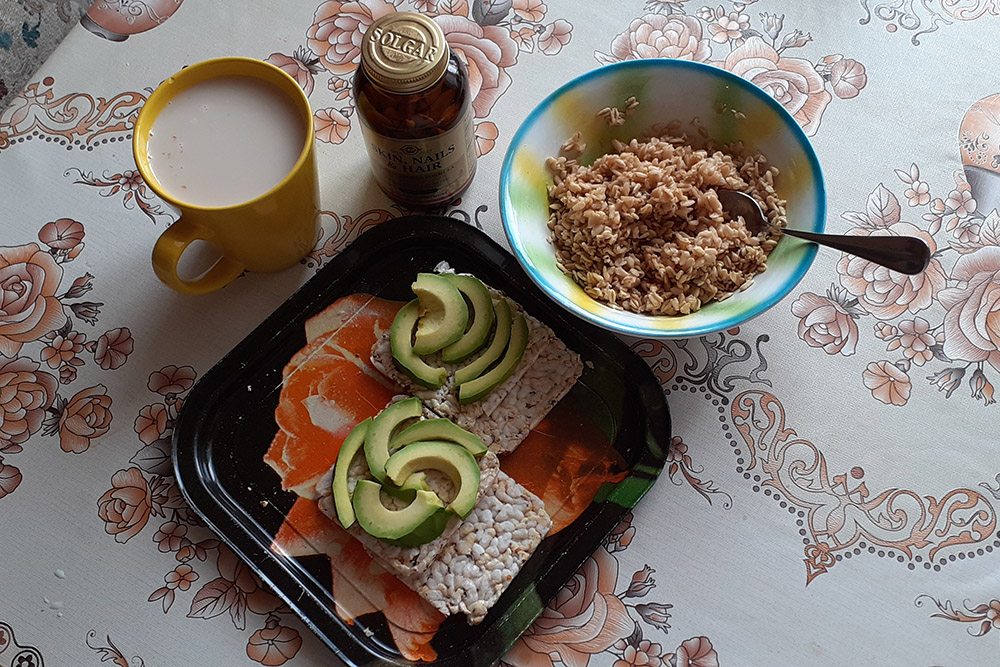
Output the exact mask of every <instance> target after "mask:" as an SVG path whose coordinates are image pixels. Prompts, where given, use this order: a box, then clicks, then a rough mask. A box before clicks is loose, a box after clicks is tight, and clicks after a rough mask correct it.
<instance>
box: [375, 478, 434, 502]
mask: <svg viewBox="0 0 1000 667" xmlns="http://www.w3.org/2000/svg"><path fill="white" fill-rule="evenodd" d="M382 490H383V491H385V492H386V493H388V494H389V495H390V496H392V497H393V498H399V499H400V500H402V501H403V502H407V503H410V502H413V499H414V498H416V497H417V494H416V492H417V491H430V490H431V487H429V486H428V485H427V475H425V474H424V473H422V472H415V473H413V474H412V475H410V476H409V477H407V478H406V479H405V480H403V483H402V484H400V485H399V486H396V485H395V484H393V483H392V482H391V481H389V480H388V479H387V480H386V482H385V485H384V486H383V487H382Z"/></svg>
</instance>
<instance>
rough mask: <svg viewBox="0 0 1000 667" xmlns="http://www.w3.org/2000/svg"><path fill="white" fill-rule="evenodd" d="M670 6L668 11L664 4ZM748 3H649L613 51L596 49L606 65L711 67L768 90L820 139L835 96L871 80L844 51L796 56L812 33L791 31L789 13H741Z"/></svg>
mask: <svg viewBox="0 0 1000 667" xmlns="http://www.w3.org/2000/svg"><path fill="white" fill-rule="evenodd" d="M667 4H669V5H670V7H669V9H667V8H665V5H667ZM747 4H748V3H733V9H732V10H727V9H726V8H724V7H723V6H722V5H719V6H718V7H716V8H714V9H713V8H711V7H702V8H701V9H698V10H697V12H694V13H688V10H687V8H686V6H685V5H683V4H681V3H657V2H650V3H646V9H647V10H650V9H660V10H662V11H658V12H656V13H649V14H646V15H645V16H641V17H639V18H636V19H634V20H633V21H632V22H631V23H630V24H629V25H628V28H627V29H626V30H624V31H623V32H621V33H619V34H618V35H617V36H616V37H615V38H614V39H613V40H612V42H611V47H610V50H609V51H608V52H602V51H595V52H594V58H595V59H596V60H597V62H599V63H601V64H610V63H616V62H621V61H623V60H635V59H638V58H680V59H683V60H693V61H695V62H705V63H711V64H712V65H715V66H717V67H721V68H724V69H727V70H729V71H731V72H733V73H734V74H736V75H738V76H741V77H743V78H744V79H747V80H748V81H750V82H752V83H754V84H755V85H757V86H759V87H760V88H762V89H763V90H764V91H765V92H767V93H768V94H769V95H771V96H772V97H773V98H774V99H776V100H777V101H778V102H780V103H781V105H782V106H783V107H785V109H786V110H787V111H788V112H789V113H790V114H791V115H792V116H793V117H794V118H795V120H797V121H798V122H799V124H800V125H801V126H802V129H803V130H804V131H805V133H806V134H808V135H813V134H816V132H818V131H819V128H820V123H821V122H822V118H823V112H824V111H826V108H827V106H828V105H829V104H830V103H831V102H832V101H833V99H834V98H835V97H836V98H841V99H850V98H853V97H857V96H858V94H859V93H860V92H861V90H862V89H863V88H864V87H865V85H866V84H867V82H868V77H867V72H866V70H865V66H864V65H863V64H861V63H860V62H858V61H856V60H853V59H851V58H845V57H844V56H843V55H841V54H831V55H827V56H824V57H822V58H820V59H818V60H816V61H813V60H811V59H810V58H807V57H804V56H802V55H793V54H794V53H796V52H795V51H793V49H802V48H803V47H805V46H806V45H807V44H809V43H810V42H812V40H813V38H812V35H811V34H809V33H805V32H803V31H802V30H799V29H791V30H789V29H787V28H786V27H785V25H784V22H785V16H784V15H783V14H768V13H766V12H764V13H760V14H758V15H757V16H758V19H757V20H755V19H753V18H751V15H750V14H749V13H747V12H745V11H743V10H744V9H745V8H746V6H747Z"/></svg>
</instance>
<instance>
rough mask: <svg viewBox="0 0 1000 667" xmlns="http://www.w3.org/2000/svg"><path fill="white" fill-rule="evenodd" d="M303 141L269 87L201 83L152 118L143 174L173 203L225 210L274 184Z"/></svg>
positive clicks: (291, 109)
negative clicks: (149, 175)
mask: <svg viewBox="0 0 1000 667" xmlns="http://www.w3.org/2000/svg"><path fill="white" fill-rule="evenodd" d="M305 134H306V127H305V123H304V122H303V121H302V119H301V117H300V114H299V112H298V110H297V109H296V107H295V104H294V103H293V101H292V100H291V99H290V98H289V97H288V96H287V95H285V94H283V93H282V92H281V91H280V90H276V89H275V88H274V86H272V85H270V84H268V83H267V82H264V81H261V80H259V79H256V78H253V77H249V76H226V77H219V78H216V79H209V80H207V81H202V82H200V83H197V84H195V85H193V86H191V87H190V88H188V89H187V90H184V91H183V92H181V93H178V94H177V95H176V96H175V97H174V98H173V99H171V100H170V101H169V102H167V104H166V106H165V107H164V108H163V110H162V111H160V113H159V115H158V116H157V117H156V121H155V122H154V123H153V129H152V130H151V131H150V133H149V143H148V144H147V151H148V155H149V166H150V167H151V168H152V170H153V175H154V176H155V177H156V180H157V181H159V183H160V185H162V186H163V188H164V189H165V190H166V191H167V192H169V193H170V194H171V195H173V196H174V197H175V198H176V199H179V200H180V201H183V202H185V203H188V204H194V205H195V206H210V207H215V206H233V205H235V204H241V203H243V202H246V201H249V200H251V199H254V198H256V197H258V196H260V195H262V194H264V193H265V192H267V191H268V190H270V189H271V188H273V187H274V186H275V185H277V184H278V183H280V182H281V180H282V179H283V178H284V177H285V176H286V175H288V173H289V172H290V171H291V169H292V167H293V166H294V165H295V162H296V161H297V160H298V158H299V154H300V153H301V152H302V143H303V139H304V138H305Z"/></svg>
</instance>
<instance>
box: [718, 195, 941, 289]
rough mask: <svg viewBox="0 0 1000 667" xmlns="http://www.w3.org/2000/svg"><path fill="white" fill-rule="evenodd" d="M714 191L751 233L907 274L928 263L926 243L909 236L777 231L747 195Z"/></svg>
mask: <svg viewBox="0 0 1000 667" xmlns="http://www.w3.org/2000/svg"><path fill="white" fill-rule="evenodd" d="M715 192H716V194H717V195H718V196H719V202H720V203H721V204H722V208H724V209H725V210H726V211H728V212H729V214H730V215H731V216H733V217H737V216H742V218H743V221H744V222H745V223H746V226H747V229H749V230H750V232H751V233H752V234H757V233H760V232H762V231H765V230H770V231H776V232H780V233H782V234H788V235H789V236H797V237H799V238H802V239H805V240H807V241H812V242H813V243H818V244H819V245H825V246H827V247H828V248H835V249H837V250H840V251H842V252H846V253H848V254H851V255H856V256H858V257H861V258H863V259H867V260H868V261H869V262H874V263H876V264H879V265H881V266H884V267H886V268H887V269H891V270H893V271H898V272H900V273H906V274H909V275H915V274H917V273H921V272H922V271H923V270H924V269H926V268H927V264H928V262H930V261H931V249H930V248H928V247H927V244H926V243H924V242H923V241H921V240H920V239H918V238H914V237H912V236H843V235H840V234H816V233H813V232H803V231H799V230H797V229H781V228H779V227H775V226H774V225H772V224H771V223H770V222H769V221H768V219H767V218H766V217H765V216H764V212H763V211H761V210H760V204H758V203H757V200H755V199H754V198H753V197H751V196H750V195H748V194H744V193H742V192H737V191H736V190H725V189H722V188H719V189H717V190H716V191H715Z"/></svg>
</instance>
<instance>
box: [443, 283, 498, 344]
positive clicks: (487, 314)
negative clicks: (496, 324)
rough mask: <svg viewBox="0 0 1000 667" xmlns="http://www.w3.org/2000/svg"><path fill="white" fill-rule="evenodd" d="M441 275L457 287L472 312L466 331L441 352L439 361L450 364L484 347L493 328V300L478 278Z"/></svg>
mask: <svg viewBox="0 0 1000 667" xmlns="http://www.w3.org/2000/svg"><path fill="white" fill-rule="evenodd" d="M442 275H443V276H444V277H445V278H446V279H447V280H449V281H450V282H451V283H452V284H453V285H454V286H455V287H457V288H458V291H459V292H461V293H462V296H464V297H465V298H466V299H468V301H469V304H471V305H472V312H470V313H469V319H470V320H471V321H472V323H471V324H470V325H469V327H468V330H467V331H466V332H465V334H464V335H463V336H462V337H461V338H459V339H458V340H457V341H455V342H454V343H452V344H451V345H448V346H446V347H445V348H444V349H442V350H441V361H446V362H448V363H452V362H456V361H462V360H463V359H465V358H466V357H468V356H469V355H470V354H473V353H474V352H476V351H477V350H479V349H480V348H481V347H483V346H484V345H486V341H487V340H488V339H489V336H490V329H492V328H493V319H494V314H493V299H491V298H490V292H489V290H487V289H486V285H484V284H483V281H482V280H480V279H479V278H474V277H473V276H463V275H459V274H457V273H445V274H442Z"/></svg>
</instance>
